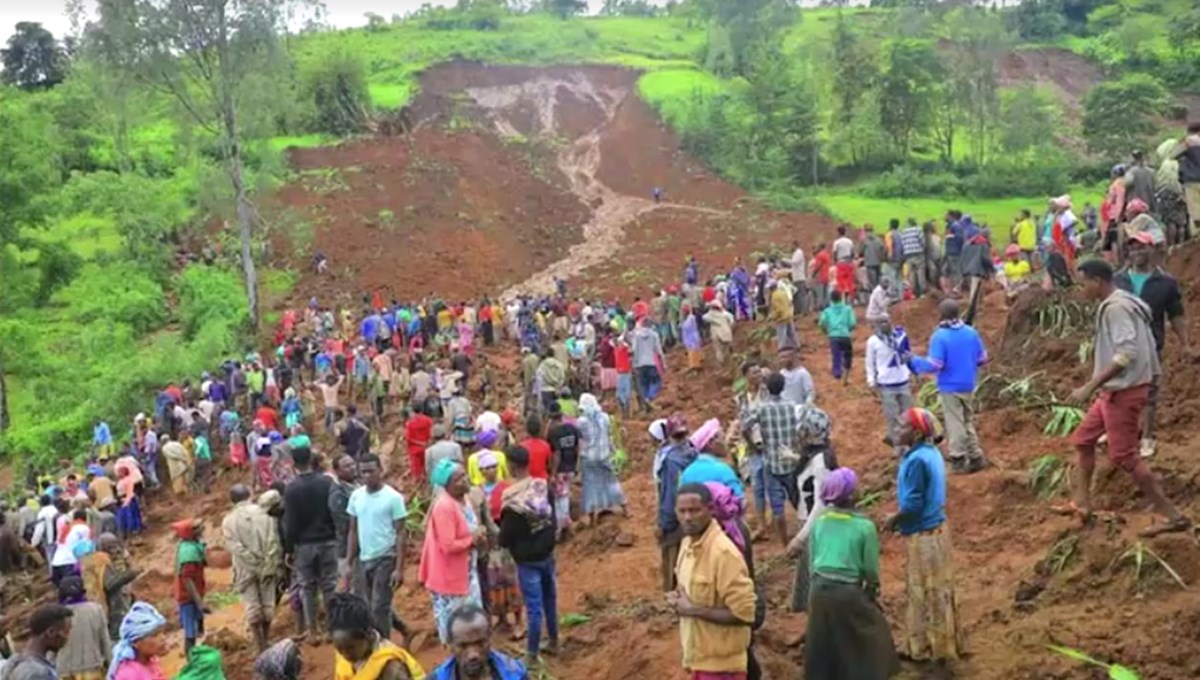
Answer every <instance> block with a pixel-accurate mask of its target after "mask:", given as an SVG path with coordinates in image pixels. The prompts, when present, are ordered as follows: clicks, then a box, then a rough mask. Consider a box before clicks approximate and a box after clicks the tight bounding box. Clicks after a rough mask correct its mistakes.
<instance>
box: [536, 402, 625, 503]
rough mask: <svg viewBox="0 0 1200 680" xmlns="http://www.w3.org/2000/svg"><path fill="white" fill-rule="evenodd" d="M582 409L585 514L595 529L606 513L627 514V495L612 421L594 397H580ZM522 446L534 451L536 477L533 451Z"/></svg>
mask: <svg viewBox="0 0 1200 680" xmlns="http://www.w3.org/2000/svg"><path fill="white" fill-rule="evenodd" d="M579 409H580V417H579V419H578V420H576V421H575V424H576V425H577V426H578V428H579V444H580V459H581V460H580V468H581V472H582V477H583V511H584V512H585V513H587V514H588V523H589V524H590V525H592V526H595V524H596V522H597V521H598V520H599V517H600V513H602V512H608V511H610V510H613V509H614V508H619V509H620V510H621V514H622V515H624V514H625V503H626V500H625V492H624V491H623V490H622V489H621V482H620V480H619V479H617V471H616V468H615V467H614V466H613V443H612V421H611V420H610V419H609V417H608V414H607V413H605V412H604V410H603V409H601V408H600V402H599V400H597V399H596V397H595V396H594V395H591V394H584V395H582V396H580V397H579ZM521 445H522V446H524V447H526V449H527V450H529V451H530V461H531V465H530V474H533V472H534V471H533V469H532V467H533V466H532V461H533V455H532V450H531V449H529V446H528V444H527V443H525V442H522V444H521ZM534 476H536V475H534Z"/></svg>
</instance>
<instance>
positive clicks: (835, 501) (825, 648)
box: [804, 468, 900, 680]
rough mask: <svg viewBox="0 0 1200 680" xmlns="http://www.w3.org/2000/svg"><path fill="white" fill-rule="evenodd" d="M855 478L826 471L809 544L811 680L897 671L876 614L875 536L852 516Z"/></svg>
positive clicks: (847, 679) (884, 625) (875, 678)
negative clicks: (820, 503)
mask: <svg viewBox="0 0 1200 680" xmlns="http://www.w3.org/2000/svg"><path fill="white" fill-rule="evenodd" d="M857 488H858V476H857V475H855V474H854V471H853V470H850V469H848V468H838V469H837V470H834V471H833V472H831V473H829V477H828V478H826V480H825V483H824V485H822V486H821V500H822V501H823V502H824V506H825V510H824V512H822V513H821V515H820V517H818V518H817V519H816V521H815V522H814V523H813V530H812V538H811V542H810V545H809V553H810V555H811V559H810V569H811V571H812V589H811V591H810V594H809V606H808V640H807V643H806V644H805V647H804V674H805V677H806V678H808V679H809V680H883V679H884V678H889V677H891V676H893V675H895V674H896V673H897V672H898V671H899V670H900V667H899V662H898V660H897V658H896V651H895V648H894V647H893V645H892V634H891V630H890V629H889V628H888V622H887V619H885V618H884V616H883V612H882V611H881V610H880V609H879V604H878V602H877V600H876V598H877V597H878V596H879V536H878V535H877V534H876V532H875V524H874V523H873V522H871V520H870V519H868V518H866V517H864V516H862V515H860V514H858V513H857V512H855V511H854V501H855V497H856V495H857V494H856V490H857Z"/></svg>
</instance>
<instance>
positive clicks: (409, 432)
mask: <svg viewBox="0 0 1200 680" xmlns="http://www.w3.org/2000/svg"><path fill="white" fill-rule="evenodd" d="M431 439H433V418H430V417H429V416H427V415H425V414H424V413H417V414H415V415H414V416H413V417H411V418H409V419H408V423H406V424H405V425H404V440H405V441H406V442H407V443H408V451H409V453H420V452H422V451H424V450H425V447H427V446H429V441H430V440H431Z"/></svg>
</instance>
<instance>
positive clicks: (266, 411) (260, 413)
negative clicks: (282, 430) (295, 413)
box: [254, 406, 279, 431]
mask: <svg viewBox="0 0 1200 680" xmlns="http://www.w3.org/2000/svg"><path fill="white" fill-rule="evenodd" d="M254 419H255V420H257V421H259V422H261V423H262V424H263V425H264V426H265V427H266V428H267V430H268V431H270V430H278V429H279V414H278V413H276V412H275V409H273V408H271V407H270V406H260V407H259V409H258V410H257V411H255V412H254Z"/></svg>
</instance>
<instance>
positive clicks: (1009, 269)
mask: <svg viewBox="0 0 1200 680" xmlns="http://www.w3.org/2000/svg"><path fill="white" fill-rule="evenodd" d="M1031 272H1032V270H1031V269H1030V267H1029V263H1028V262H1026V261H1025V260H1017V261H1016V262H1013V261H1012V260H1005V262H1004V278H1006V279H1008V282H1009V283H1020V282H1022V281H1024V280H1025V279H1026V278H1028V277H1029V274H1030V273H1031Z"/></svg>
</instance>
